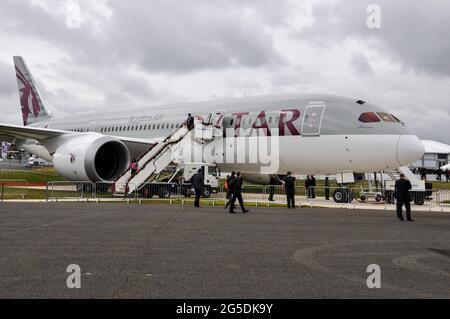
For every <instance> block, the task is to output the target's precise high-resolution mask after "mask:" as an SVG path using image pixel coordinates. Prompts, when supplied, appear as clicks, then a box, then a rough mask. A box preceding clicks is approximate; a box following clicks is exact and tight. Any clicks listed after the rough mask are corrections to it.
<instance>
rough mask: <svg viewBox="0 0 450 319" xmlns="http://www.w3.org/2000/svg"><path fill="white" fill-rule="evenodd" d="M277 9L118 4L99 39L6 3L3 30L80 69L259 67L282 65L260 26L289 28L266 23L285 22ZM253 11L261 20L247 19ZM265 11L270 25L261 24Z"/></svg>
mask: <svg viewBox="0 0 450 319" xmlns="http://www.w3.org/2000/svg"><path fill="white" fill-rule="evenodd" d="M266 3H267V5H265V4H266ZM274 3H275V2H274V1H265V2H262V3H258V5H256V6H251V5H250V2H248V1H243V2H236V5H235V6H230V5H229V4H228V3H227V2H225V1H200V0H193V1H189V2H185V1H173V0H172V1H166V0H164V1H162V0H157V1H151V2H148V1H144V0H133V1H126V2H124V1H111V2H110V6H111V9H112V12H113V15H112V17H111V18H110V19H108V18H104V17H103V18H101V19H102V24H101V25H102V29H101V33H100V34H98V33H97V32H96V31H95V30H96V29H95V26H94V25H93V24H92V23H91V22H89V20H87V21H86V22H83V24H82V27H81V29H68V28H66V27H65V17H64V16H63V15H60V16H56V15H51V14H49V13H48V12H46V11H45V10H44V9H43V8H42V7H40V6H36V5H33V4H31V3H28V2H22V1H12V0H4V3H3V4H2V11H1V12H0V18H1V19H2V20H3V21H5V22H4V23H2V26H0V27H2V28H3V30H4V31H7V32H14V33H16V34H20V35H22V36H23V35H25V36H34V37H37V38H40V39H41V40H44V41H48V42H50V43H51V44H53V45H55V46H57V47H60V48H62V49H64V50H65V51H66V52H70V55H71V57H72V59H73V61H74V62H75V63H82V64H90V65H94V64H95V65H96V66H97V67H101V66H103V67H109V66H111V65H130V64H135V65H138V66H141V67H142V68H143V69H144V70H146V71H149V72H161V71H164V72H167V71H172V72H190V71H197V70H199V69H221V68H228V67H241V66H248V67H258V66H264V65H270V64H277V63H282V62H283V59H282V57H281V56H280V55H279V54H278V53H277V52H276V50H275V48H274V45H273V41H272V38H271V36H270V34H269V33H268V32H267V30H266V29H265V28H264V27H263V25H262V24H261V22H262V21H266V22H267V23H269V22H268V21H270V23H275V22H277V21H278V20H279V21H278V23H279V24H282V20H281V19H277V18H276V19H274V20H270V19H269V18H267V16H268V15H269V12H274V16H275V17H278V16H281V15H282V14H281V12H282V11H283V10H284V8H285V5H278V6H275V5H274ZM249 8H250V9H254V10H256V14H253V15H252V14H248V10H247V9H249ZM266 8H270V10H265V9H266ZM241 9H242V11H241ZM250 11H251V10H250ZM260 12H264V15H263V17H264V16H265V17H266V18H264V19H261V18H258V17H259V15H258V13H260Z"/></svg>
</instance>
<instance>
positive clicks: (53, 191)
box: [0, 180, 450, 210]
mask: <svg viewBox="0 0 450 319" xmlns="http://www.w3.org/2000/svg"><path fill="white" fill-rule="evenodd" d="M115 186H116V183H113V182H110V183H107V182H97V183H95V184H94V183H92V182H85V181H80V182H72V181H52V182H48V183H47V186H46V190H45V193H46V195H45V198H46V200H47V201H48V200H57V199H77V200H79V199H94V198H95V199H109V198H110V199H136V200H143V199H152V198H153V199H155V198H160V199H165V198H171V199H172V198H173V199H180V200H181V202H182V203H184V198H188V197H191V196H193V195H194V192H193V190H192V186H191V185H190V184H181V185H180V184H177V183H145V184H144V185H143V186H142V187H140V188H139V189H138V190H137V191H135V192H133V193H131V194H127V193H126V192H125V194H118V193H115ZM0 187H1V189H0V191H1V194H2V199H3V198H4V197H6V196H20V197H22V198H24V197H25V196H26V194H27V191H28V183H27V181H26V180H0ZM358 191H359V189H351V188H347V187H336V186H333V187H326V186H315V187H310V188H308V189H306V188H305V187H304V186H296V187H295V203H296V205H297V206H301V205H310V206H314V205H318V206H321V205H323V206H338V207H344V206H347V205H349V204H351V205H353V207H355V208H356V205H358V204H359V205H363V204H367V207H369V206H368V205H370V204H373V205H374V206H373V207H375V205H377V206H378V207H384V209H392V210H393V209H395V204H396V200H395V198H394V197H393V193H386V194H383V198H382V199H379V200H375V199H373V200H370V201H369V200H362V199H361V198H360V196H359V193H358ZM385 195H386V196H385ZM420 196H423V203H422V202H421V197H420ZM226 197H227V196H226V190H225V188H224V186H221V187H219V189H218V192H217V193H212V192H211V190H210V189H205V193H204V194H203V196H202V198H203V200H205V199H209V200H211V201H213V202H214V201H215V202H217V201H227V198H226ZM242 197H243V199H244V201H245V202H252V203H255V204H256V205H260V204H263V205H270V203H274V204H283V205H285V204H286V202H287V200H286V193H285V190H284V188H283V186H282V185H268V186H263V185H248V184H246V185H244V186H243V189H242ZM415 198H416V205H417V206H418V207H420V206H422V207H425V208H427V209H430V210H431V209H432V208H450V190H433V191H428V192H427V193H426V194H423V195H418V197H417V194H416V197H415ZM412 204H414V201H412Z"/></svg>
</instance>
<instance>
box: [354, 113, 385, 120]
mask: <svg viewBox="0 0 450 319" xmlns="http://www.w3.org/2000/svg"><path fill="white" fill-rule="evenodd" d="M358 121H360V122H363V123H375V122H381V120H380V119H379V118H378V116H377V115H376V114H375V113H373V112H364V113H362V114H361V115H360V116H359V118H358Z"/></svg>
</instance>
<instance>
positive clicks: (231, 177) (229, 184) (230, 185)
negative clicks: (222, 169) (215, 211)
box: [224, 171, 236, 209]
mask: <svg viewBox="0 0 450 319" xmlns="http://www.w3.org/2000/svg"><path fill="white" fill-rule="evenodd" d="M235 178H236V172H234V171H232V172H231V175H229V176H227V195H226V199H228V202H227V204H226V205H225V207H224V209H227V208H228V206H230V204H231V200H232V199H233V187H234V184H233V183H232V180H234V179H235Z"/></svg>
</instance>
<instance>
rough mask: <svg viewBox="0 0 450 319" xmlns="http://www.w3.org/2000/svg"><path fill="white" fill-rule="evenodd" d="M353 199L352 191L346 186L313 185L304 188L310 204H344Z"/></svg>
mask: <svg viewBox="0 0 450 319" xmlns="http://www.w3.org/2000/svg"><path fill="white" fill-rule="evenodd" d="M353 199H354V191H353V190H352V189H351V188H348V187H336V186H314V187H308V189H306V200H307V203H308V204H310V205H345V204H349V203H351V202H352V201H353Z"/></svg>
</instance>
